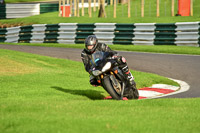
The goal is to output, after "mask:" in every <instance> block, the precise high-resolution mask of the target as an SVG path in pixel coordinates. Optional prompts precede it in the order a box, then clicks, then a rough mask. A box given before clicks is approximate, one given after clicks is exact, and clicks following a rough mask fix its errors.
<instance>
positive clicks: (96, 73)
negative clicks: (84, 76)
mask: <svg viewBox="0 0 200 133" xmlns="http://www.w3.org/2000/svg"><path fill="white" fill-rule="evenodd" d="M92 74H93V75H94V76H99V75H100V74H101V71H99V70H95V71H92Z"/></svg>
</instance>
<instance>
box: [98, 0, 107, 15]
mask: <svg viewBox="0 0 200 133" xmlns="http://www.w3.org/2000/svg"><path fill="white" fill-rule="evenodd" d="M98 17H99V18H106V17H107V15H106V10H105V5H104V0H100V9H99V15H98Z"/></svg>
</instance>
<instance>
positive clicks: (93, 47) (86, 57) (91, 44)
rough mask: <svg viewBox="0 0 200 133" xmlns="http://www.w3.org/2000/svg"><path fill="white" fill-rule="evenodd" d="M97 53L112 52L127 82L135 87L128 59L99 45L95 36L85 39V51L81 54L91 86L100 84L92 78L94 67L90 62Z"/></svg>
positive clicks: (103, 45) (104, 45)
mask: <svg viewBox="0 0 200 133" xmlns="http://www.w3.org/2000/svg"><path fill="white" fill-rule="evenodd" d="M95 51H102V52H110V53H112V55H113V58H114V59H116V61H117V64H118V66H119V68H120V69H121V70H122V72H123V74H124V76H125V78H126V79H127V81H129V83H130V85H131V86H133V85H134V86H135V82H134V78H133V76H132V74H131V72H130V71H129V68H128V66H127V63H126V59H125V58H124V57H122V56H119V55H118V53H117V52H116V51H113V50H111V49H110V48H109V47H108V46H107V45H106V44H104V43H99V42H98V39H97V37H96V36H95V35H89V36H88V37H87V38H86V39H85V48H84V49H83V51H82V53H81V58H82V61H83V63H84V66H85V70H86V71H87V72H88V73H89V74H90V84H91V85H93V86H98V85H99V83H98V82H97V79H96V78H95V77H94V76H92V74H91V72H92V68H91V67H92V65H91V63H90V60H91V58H92V54H93V53H94V52H95Z"/></svg>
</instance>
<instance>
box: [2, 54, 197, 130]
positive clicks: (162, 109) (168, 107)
mask: <svg viewBox="0 0 200 133" xmlns="http://www.w3.org/2000/svg"><path fill="white" fill-rule="evenodd" d="M0 58H1V59H5V60H7V61H8V62H11V63H8V64H4V65H3V66H1V75H0V82H1V84H0V92H1V95H0V115H1V117H0V130H1V131H2V132H4V133H6V132H15V133H18V132H20V133H23V132H48V133H49V132H50V133H51V132H52V133H54V132H101V133H102V132H148V133H150V132H152V133H160V132H176V133H177V132H198V131H199V130H200V127H199V120H200V116H199V115H198V113H199V108H200V99H199V98H197V99H152V100H149V99H148V100H137V101H136V100H130V101H116V100H102V98H103V97H105V96H107V95H108V94H107V93H106V92H105V91H104V90H103V89H102V88H101V87H97V88H96V87H92V86H90V85H89V82H88V80H89V77H88V74H87V73H86V72H85V70H84V67H83V65H82V63H80V62H75V61H70V60H64V59H56V58H50V57H44V56H39V55H34V54H27V53H22V52H16V51H10V50H0ZM1 61H2V60H0V64H2V62H1ZM12 62H15V63H13V64H12ZM4 63H5V62H4ZM12 65H15V67H14V68H13V66H12ZM2 68H3V69H2ZM7 70H9V71H7ZM18 70H19V71H20V73H17V71H18ZM28 70H29V71H28ZM11 72H13V74H12V75H11V74H10V73H11ZM2 73H3V74H2ZM77 73H78V74H77ZM133 73H134V75H135V78H136V82H137V83H138V88H141V87H144V86H150V85H151V84H153V83H166V84H173V85H175V84H176V83H174V82H173V81H171V80H168V79H166V78H163V77H161V76H158V75H155V74H149V73H143V72H135V71H134V72H133ZM144 77H145V79H144ZM174 125H176V126H174Z"/></svg>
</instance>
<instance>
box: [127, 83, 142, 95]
mask: <svg viewBox="0 0 200 133" xmlns="http://www.w3.org/2000/svg"><path fill="white" fill-rule="evenodd" d="M127 98H128V99H138V98H139V92H138V89H137V87H136V83H135V82H134V84H133V85H132V87H131V88H130V95H129V96H128V97H127Z"/></svg>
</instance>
